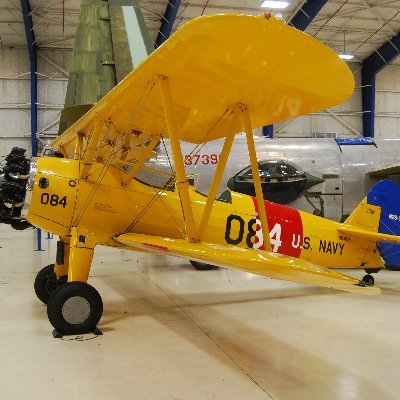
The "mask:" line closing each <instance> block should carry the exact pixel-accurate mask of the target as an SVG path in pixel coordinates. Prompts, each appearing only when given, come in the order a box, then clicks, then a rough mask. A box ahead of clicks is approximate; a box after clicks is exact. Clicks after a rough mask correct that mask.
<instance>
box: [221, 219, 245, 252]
mask: <svg viewBox="0 0 400 400" xmlns="http://www.w3.org/2000/svg"><path fill="white" fill-rule="evenodd" d="M233 221H238V222H239V234H238V237H237V238H236V239H234V238H232V237H231V230H232V222H233ZM243 235H244V220H243V218H241V217H239V216H238V215H234V214H231V215H230V216H229V217H228V218H227V219H226V228H225V241H226V243H228V244H234V245H237V244H239V243H240V242H241V241H242V240H243Z"/></svg>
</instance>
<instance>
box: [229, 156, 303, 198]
mask: <svg viewBox="0 0 400 400" xmlns="http://www.w3.org/2000/svg"><path fill="white" fill-rule="evenodd" d="M258 171H259V174H260V178H261V186H262V190H263V195H264V198H265V199H267V200H270V201H273V202H275V203H280V204H288V203H290V202H292V201H294V200H296V199H297V198H298V197H300V196H301V195H302V194H303V192H304V190H305V188H306V183H307V178H306V175H305V173H304V172H303V171H302V170H301V169H300V168H298V167H297V166H296V165H294V164H292V163H289V162H286V161H262V162H259V163H258ZM228 187H229V189H231V190H233V191H236V192H239V193H244V194H248V195H250V196H255V190H254V182H253V175H252V172H251V167H247V168H245V169H243V170H242V171H240V172H239V173H238V174H236V175H235V176H233V177H232V178H230V179H229V181H228Z"/></svg>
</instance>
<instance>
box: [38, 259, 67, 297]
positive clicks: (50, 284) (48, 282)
mask: <svg viewBox="0 0 400 400" xmlns="http://www.w3.org/2000/svg"><path fill="white" fill-rule="evenodd" d="M66 281H67V277H66V276H62V277H61V278H59V279H57V275H56V273H55V272H54V264H49V265H46V266H45V267H44V268H42V269H41V270H40V271H39V272H38V274H37V275H36V278H35V283H34V285H33V287H34V289H35V293H36V296H37V298H38V299H39V300H40V301H41V302H42V303H44V304H47V302H48V301H49V297H50V296H51V294H52V293H53V292H54V291H55V290H56V289H58V287H59V286H60V285H63V284H64V283H65V282H66Z"/></svg>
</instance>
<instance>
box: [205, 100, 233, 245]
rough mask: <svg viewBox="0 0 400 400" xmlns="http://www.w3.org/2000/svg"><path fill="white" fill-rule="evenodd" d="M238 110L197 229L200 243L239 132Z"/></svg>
mask: <svg viewBox="0 0 400 400" xmlns="http://www.w3.org/2000/svg"><path fill="white" fill-rule="evenodd" d="M239 112H240V110H238V109H237V108H235V109H234V111H233V112H232V122H231V127H230V129H229V132H231V133H229V135H228V136H227V137H226V139H225V142H224V147H223V148H222V152H221V156H220V159H219V161H218V165H217V169H216V170H215V174H214V179H213V181H212V183H211V187H210V190H209V193H208V198H207V203H206V206H205V208H204V211H203V215H202V217H201V222H200V226H199V229H198V232H197V234H198V238H199V240H200V241H201V240H202V239H203V238H202V236H203V233H204V230H205V228H206V227H207V223H208V221H209V219H210V215H211V209H212V206H213V204H214V202H215V197H216V195H217V192H218V188H219V185H220V183H221V179H222V175H223V174H224V171H225V167H226V163H227V161H228V157H229V154H230V152H231V148H232V143H233V139H234V138H235V134H236V132H237V131H238V130H240V118H239V117H240V114H239Z"/></svg>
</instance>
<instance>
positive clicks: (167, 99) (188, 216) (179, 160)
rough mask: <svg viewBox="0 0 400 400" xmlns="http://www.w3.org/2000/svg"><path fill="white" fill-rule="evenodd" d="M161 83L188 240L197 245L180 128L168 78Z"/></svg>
mask: <svg viewBox="0 0 400 400" xmlns="http://www.w3.org/2000/svg"><path fill="white" fill-rule="evenodd" d="M159 82H160V88H161V95H162V101H163V106H164V114H165V119H166V122H167V130H168V136H169V140H170V144H171V150H172V156H173V158H174V165H175V173H176V177H177V186H178V191H179V198H180V200H181V204H182V209H183V219H184V221H185V226H186V234H187V239H188V241H189V242H191V243H195V242H197V235H196V225H195V222H194V217H193V211H192V206H191V204H190V197H189V182H188V180H187V177H186V173H185V166H184V164H183V156H182V150H181V146H180V143H179V139H178V127H177V125H176V120H175V115H174V112H173V105H172V97H171V90H170V86H169V81H168V78H167V77H165V76H161V77H160V80H159Z"/></svg>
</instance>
